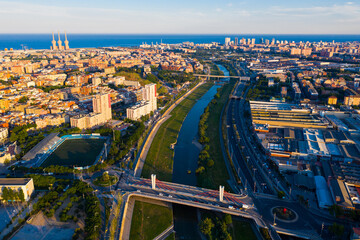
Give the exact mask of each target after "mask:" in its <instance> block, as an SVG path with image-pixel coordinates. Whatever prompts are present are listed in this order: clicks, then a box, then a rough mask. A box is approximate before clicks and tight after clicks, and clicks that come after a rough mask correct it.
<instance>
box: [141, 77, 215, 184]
mask: <svg viewBox="0 0 360 240" xmlns="http://www.w3.org/2000/svg"><path fill="white" fill-rule="evenodd" d="M212 85H213V84H212V83H205V84H203V85H201V86H199V87H198V88H197V89H195V91H194V92H193V93H191V94H190V95H189V96H188V97H187V98H185V99H184V100H183V101H182V102H181V103H180V104H179V105H178V106H176V107H175V108H174V109H173V110H172V111H171V113H170V115H171V117H170V118H169V119H168V120H166V121H165V122H164V123H163V124H162V125H161V126H160V128H159V130H158V132H157V133H156V136H155V137H154V139H153V142H152V144H151V146H150V149H149V152H148V154H147V157H146V161H145V164H144V168H143V170H142V176H143V177H146V178H149V177H150V175H151V174H156V177H157V178H158V179H160V180H163V181H171V179H172V171H173V162H174V150H171V149H170V145H171V144H172V143H175V142H176V140H177V137H178V134H179V131H180V128H181V125H182V123H183V121H184V119H185V117H186V115H187V114H188V112H189V111H190V109H191V108H192V107H193V106H194V104H195V103H196V100H197V99H199V98H201V97H202V96H203V95H204V94H205V93H206V92H207V91H208V90H209V89H210V87H211V86H212Z"/></svg>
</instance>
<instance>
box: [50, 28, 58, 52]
mask: <svg viewBox="0 0 360 240" xmlns="http://www.w3.org/2000/svg"><path fill="white" fill-rule="evenodd" d="M52 37H53V40H52V41H51V44H52V46H51V49H52V50H57V46H56V41H55V38H54V32H53V33H52Z"/></svg>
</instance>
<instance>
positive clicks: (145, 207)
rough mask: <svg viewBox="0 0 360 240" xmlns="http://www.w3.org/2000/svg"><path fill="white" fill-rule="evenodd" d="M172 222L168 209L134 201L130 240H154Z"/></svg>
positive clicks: (170, 212) (170, 211)
mask: <svg viewBox="0 0 360 240" xmlns="http://www.w3.org/2000/svg"><path fill="white" fill-rule="evenodd" d="M172 222H173V215H172V210H171V209H170V208H168V207H164V206H159V205H155V204H151V203H145V202H140V201H135V206H134V212H133V216H132V220H131V230H130V239H132V240H136V239H154V238H155V237H156V236H158V235H159V234H160V233H162V232H163V231H164V230H165V229H166V228H168V227H169V226H170V225H171V224H172Z"/></svg>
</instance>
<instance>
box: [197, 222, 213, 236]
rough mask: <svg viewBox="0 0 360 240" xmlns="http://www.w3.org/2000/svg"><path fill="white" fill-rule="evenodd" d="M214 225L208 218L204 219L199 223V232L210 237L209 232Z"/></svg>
mask: <svg viewBox="0 0 360 240" xmlns="http://www.w3.org/2000/svg"><path fill="white" fill-rule="evenodd" d="M214 226H215V225H214V223H213V221H212V220H211V219H210V218H205V219H204V220H203V221H201V222H200V226H199V227H200V231H201V232H202V233H203V234H204V235H206V236H211V231H212V229H213V227H214Z"/></svg>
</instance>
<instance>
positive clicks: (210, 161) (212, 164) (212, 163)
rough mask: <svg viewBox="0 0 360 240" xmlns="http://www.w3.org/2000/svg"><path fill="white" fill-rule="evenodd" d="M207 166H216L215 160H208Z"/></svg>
mask: <svg viewBox="0 0 360 240" xmlns="http://www.w3.org/2000/svg"><path fill="white" fill-rule="evenodd" d="M207 166H208V167H212V166H214V160H212V159H210V160H208V162H207Z"/></svg>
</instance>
